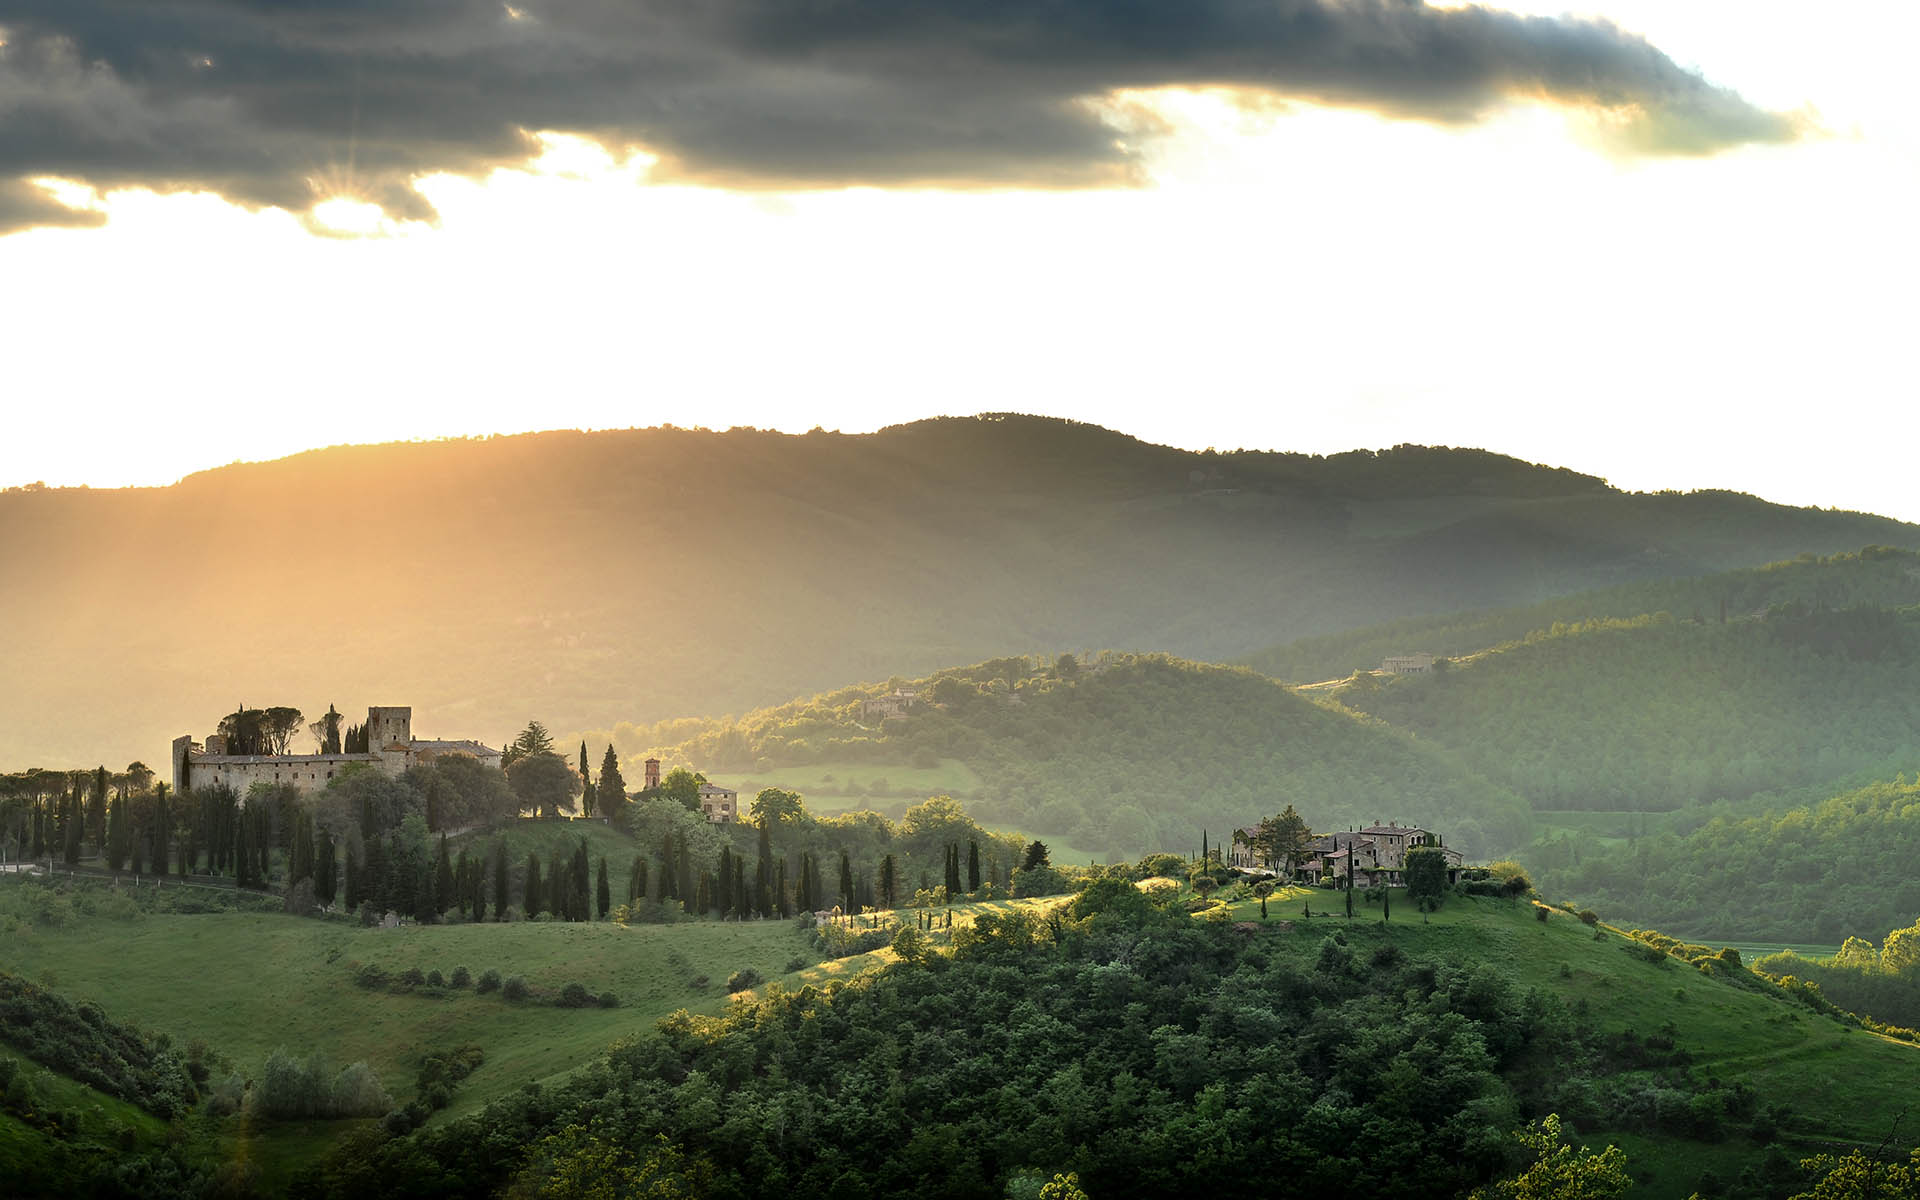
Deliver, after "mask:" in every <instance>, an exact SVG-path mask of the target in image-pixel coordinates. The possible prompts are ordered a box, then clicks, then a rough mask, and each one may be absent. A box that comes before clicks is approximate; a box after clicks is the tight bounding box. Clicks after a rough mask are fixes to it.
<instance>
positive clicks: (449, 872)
mask: <svg viewBox="0 0 1920 1200" xmlns="http://www.w3.org/2000/svg"><path fill="white" fill-rule="evenodd" d="M461 857H462V858H463V859H464V858H465V857H466V856H465V855H464V854H463V855H461ZM451 907H453V860H452V859H451V858H449V857H448V856H447V835H446V834H444V833H443V834H441V835H440V860H439V861H438V862H436V863H435V864H434V867H433V910H432V911H433V915H434V916H435V917H438V916H439V915H440V914H441V913H443V912H445V911H447V909H449V908H451Z"/></svg>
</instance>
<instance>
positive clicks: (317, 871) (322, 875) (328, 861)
mask: <svg viewBox="0 0 1920 1200" xmlns="http://www.w3.org/2000/svg"><path fill="white" fill-rule="evenodd" d="M337 863H338V860H337V859H336V858H335V857H334V850H333V835H332V834H330V833H328V832H327V831H326V830H324V829H322V830H321V831H320V834H319V836H318V837H316V838H314V839H313V897H314V899H316V900H318V901H320V903H322V904H324V905H327V906H328V907H329V908H331V907H332V906H333V897H334V895H335V894H336V886H335V885H336V880H335V878H334V871H335V869H336V866H337Z"/></svg>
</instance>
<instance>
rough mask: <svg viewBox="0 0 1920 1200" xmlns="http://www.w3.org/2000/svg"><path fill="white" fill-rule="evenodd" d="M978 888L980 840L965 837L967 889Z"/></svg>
mask: <svg viewBox="0 0 1920 1200" xmlns="http://www.w3.org/2000/svg"><path fill="white" fill-rule="evenodd" d="M979 890H980V842H979V841H978V839H975V838H969V839H967V891H968V892H977V891H979Z"/></svg>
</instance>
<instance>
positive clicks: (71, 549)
mask: <svg viewBox="0 0 1920 1200" xmlns="http://www.w3.org/2000/svg"><path fill="white" fill-rule="evenodd" d="M208 436H210V437H217V436H218V433H217V430H209V433H208ZM1873 543H1888V544H1896V545H1916V544H1920V529H1916V528H1914V527H1912V526H1907V525H1902V524H1899V523H1897V522H1893V521H1889V520H1885V519H1883V518H1878V517H1871V516H1865V515H1861V514H1855V513H1841V512H1831V511H1820V510H1814V509H1790V508H1783V507H1781V506H1778V505H1772V504H1768V503H1766V502H1764V501H1761V500H1758V499H1755V498H1753V497H1750V496H1740V495H1733V494H1728V493H1698V494H1690V495H1676V494H1660V495H1630V494H1624V493H1621V492H1618V491H1616V490H1614V489H1611V488H1609V487H1608V486H1607V485H1606V484H1605V483H1604V482H1603V481H1601V480H1599V479H1595V478H1592V477H1589V476H1582V475H1578V474H1575V473H1573V472H1570V471H1565V470H1557V469H1552V468H1547V467H1540V466H1534V465H1530V464H1526V463H1521V462H1518V461H1515V460H1513V459H1510V458H1504V457H1501V456H1499V455H1495V454H1489V453H1486V452H1484V451H1475V450H1451V449H1441V448H1427V447H1413V446H1403V447H1398V448H1395V449H1393V450H1389V451H1381V452H1378V453H1374V452H1369V451H1355V452H1353V453H1350V454H1340V455H1333V456H1330V457H1324V458H1323V457H1316V456H1308V455H1297V454H1274V453H1256V452H1232V453H1211V452H1208V453H1192V452H1188V451H1183V450H1177V449H1173V448H1169V447H1165V446H1156V445H1150V444H1147V443H1143V442H1140V441H1137V440H1135V439H1133V438H1129V437H1126V436H1124V435H1121V434H1118V433H1114V432H1111V431H1108V430H1104V429H1099V428H1097V427H1093V426H1086V425H1077V424H1072V423H1068V422H1061V421H1054V420H1043V419H1039V418H1028V417H1013V416H990V417H979V418H953V419H940V420H933V421H922V422H918V423H915V424H911V425H903V426H898V427H895V428H891V429H886V430H882V431H880V432H878V433H875V434H871V435H860V436H847V435H841V434H835V433H827V432H822V431H816V432H814V433H810V434H807V435H804V436H787V435H782V434H776V433H767V432H759V431H754V430H744V429H742V430H731V431H728V432H724V433H720V432H711V431H706V430H684V429H670V428H669V429H652V430H626V431H614V432H603V433H552V434H539V435H526V436H519V437H501V438H490V439H485V440H475V441H447V442H434V443H419V444H394V445H383V446H352V447H338V448H334V449H330V450H323V451H316V452H312V453H308V454H302V455H298V456H295V457H292V458H288V459H284V460H280V461H277V462H270V463H259V464H243V465H235V466H231V467H227V468H222V469H220V470H215V471H210V472H205V473H202V474H199V475H194V476H191V477H189V478H187V479H184V480H182V481H181V482H180V483H178V484H175V485H173V486H171V487H167V488H158V489H132V490H125V491H92V490H87V489H14V490H12V491H9V492H6V493H0V561H5V562H6V563H7V564H8V567H9V569H8V570H7V571H6V572H5V573H4V574H3V575H0V613H4V614H5V616H6V620H5V622H4V626H3V627H0V676H3V677H4V678H5V679H6V680H7V682H8V686H7V688H6V689H5V690H4V693H0V730H4V734H0V760H5V761H6V762H8V763H10V764H12V765H14V766H16V767H22V766H30V765H42V766H56V765H67V764H83V763H85V764H91V763H94V762H99V761H107V762H110V763H112V764H114V765H116V766H117V765H119V764H120V763H121V762H122V761H125V760H129V759H134V758H139V759H142V760H144V761H147V762H149V763H152V762H156V761H158V760H159V759H160V757H161V755H162V754H163V751H164V747H165V746H166V744H167V742H168V741H169V740H170V739H171V738H172V737H173V736H175V735H176V734H179V733H181V732H186V731H189V730H191V731H196V732H205V730H206V728H207V727H208V726H210V724H211V723H212V721H213V720H214V719H215V718H216V717H217V716H218V715H219V714H221V713H225V712H228V711H231V710H232V709H233V708H234V706H235V705H236V704H237V703H240V702H246V703H250V704H254V705H262V704H292V705H294V706H297V707H300V708H303V709H305V710H307V711H308V712H309V713H317V712H319V711H321V710H323V709H324V708H325V707H326V705H327V704H328V703H330V702H331V703H337V704H339V705H340V707H341V709H342V710H343V711H346V712H349V713H351V712H354V711H355V710H356V708H357V707H359V706H364V705H366V704H369V703H407V704H411V705H413V706H414V709H415V713H416V726H415V727H416V729H418V730H420V731H421V732H423V733H426V734H430V735H434V736H471V737H479V738H482V739H487V740H492V741H501V740H504V739H505V738H506V737H507V736H508V735H509V734H510V733H511V732H512V731H513V730H515V729H517V728H519V727H520V726H521V725H522V724H524V723H525V721H526V720H527V719H528V718H529V717H536V716H537V717H539V718H541V719H543V720H545V721H546V722H547V723H548V724H549V725H551V726H553V727H555V728H566V727H574V728H590V727H596V726H608V725H611V724H613V723H614V722H615V721H618V720H623V719H625V720H636V721H651V720H657V719H661V718H665V717H669V716H674V715H684V714H695V715H698V714H718V713H726V712H741V711H744V710H746V709H749V708H752V707H754V706H757V705H764V704H772V703H778V702H780V701H781V700H783V699H784V698H787V697H791V696H794V695H798V694H804V693H807V692H810V691H814V690H818V689H821V688H826V687H832V686H835V685H836V684H837V683H839V682H840V681H844V680H846V679H857V678H884V677H887V676H891V675H912V674H925V673H927V672H930V671H933V670H936V669H938V668H940V667H941V666H943V665H946V664H951V663H956V662H969V661H977V660H980V659H984V658H989V657H992V656H996V655H1006V654H1019V653H1032V652H1042V651H1044V652H1048V653H1053V652H1057V651H1059V650H1061V649H1063V648H1081V647H1092V648H1098V647H1106V646H1113V647H1123V648H1131V649H1143V650H1163V651H1168V652H1173V653H1178V654H1182V655H1186V656H1190V657H1196V658H1207V659H1221V658H1231V657H1235V656H1241V655H1246V654H1250V653H1253V652H1255V651H1257V650H1258V649H1259V648H1260V647H1263V646H1271V645H1275V644H1277V643H1280V642H1285V641H1289V640H1293V639H1297V638H1301V637H1308V636H1314V635H1321V634H1330V633H1335V632H1338V631H1340V630H1344V629H1351V628H1355V627H1359V626H1366V625H1373V624H1378V623H1380V622H1383V621H1389V620H1395V619H1401V618H1407V617H1414V616H1419V615H1423V614H1437V613H1452V612H1459V611H1463V610H1468V609H1482V608H1489V607H1499V606H1507V605H1513V604H1519V603H1534V602H1538V601H1541V600H1543V599H1546V598H1549V597H1552V596H1555V595H1560V594H1564V593H1568V592H1575V591H1580V590H1585V589H1592V588H1595V587H1602V586H1610V585H1614V584H1618V583H1622V582H1627V581H1632V580H1638V579H1649V578H1669V577H1680V576H1688V575H1697V574H1702V573H1707V572H1712V571H1718V570H1724V569H1729V568H1733V567H1739V566H1749V565H1754V564H1757V563H1762V562H1768V561H1773V560H1777V559H1781V558H1788V557H1792V556H1793V555H1795V554H1798V553H1801V552H1803V551H1811V552H1816V553H1831V552H1834V551H1837V550H1842V549H1849V548H1853V547H1858V546H1861V545H1866V544H1873Z"/></svg>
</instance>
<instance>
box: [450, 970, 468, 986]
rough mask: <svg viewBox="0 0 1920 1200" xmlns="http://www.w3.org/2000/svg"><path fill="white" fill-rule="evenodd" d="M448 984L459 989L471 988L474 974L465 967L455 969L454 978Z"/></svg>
mask: <svg viewBox="0 0 1920 1200" xmlns="http://www.w3.org/2000/svg"><path fill="white" fill-rule="evenodd" d="M448 982H450V983H451V984H452V985H453V986H454V987H457V988H464V987H470V986H472V984H473V972H472V971H469V970H467V969H466V968H465V967H455V968H454V969H453V978H452V979H450V980H449V981H448Z"/></svg>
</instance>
